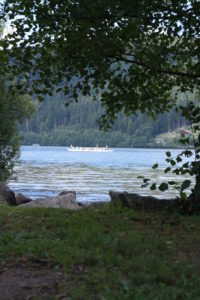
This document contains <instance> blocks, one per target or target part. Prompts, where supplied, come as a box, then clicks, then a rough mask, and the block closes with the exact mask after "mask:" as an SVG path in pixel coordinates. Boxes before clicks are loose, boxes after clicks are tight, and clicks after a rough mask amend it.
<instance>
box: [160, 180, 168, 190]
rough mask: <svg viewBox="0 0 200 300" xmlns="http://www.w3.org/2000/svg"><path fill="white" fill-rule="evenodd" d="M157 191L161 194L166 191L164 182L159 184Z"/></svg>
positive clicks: (166, 187) (166, 185) (166, 186)
mask: <svg viewBox="0 0 200 300" xmlns="http://www.w3.org/2000/svg"><path fill="white" fill-rule="evenodd" d="M159 190H160V191H161V192H164V191H166V190H168V184H167V183H165V182H163V183H161V184H160V186H159Z"/></svg>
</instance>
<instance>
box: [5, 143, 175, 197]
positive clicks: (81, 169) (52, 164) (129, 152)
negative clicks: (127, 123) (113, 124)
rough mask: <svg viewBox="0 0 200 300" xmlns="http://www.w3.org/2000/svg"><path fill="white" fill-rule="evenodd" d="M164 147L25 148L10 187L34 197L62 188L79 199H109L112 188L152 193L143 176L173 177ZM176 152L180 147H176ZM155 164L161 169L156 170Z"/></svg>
mask: <svg viewBox="0 0 200 300" xmlns="http://www.w3.org/2000/svg"><path fill="white" fill-rule="evenodd" d="M165 152H166V150H164V149H114V152H107V153H106V152H102V153H101V152H99V153H95V152H70V151H67V148H66V147H42V146H39V147H33V146H23V147H21V155H20V159H19V162H18V163H17V165H16V167H15V173H14V175H13V178H12V179H11V180H10V182H9V186H10V187H11V188H12V189H13V190H14V191H15V192H16V193H19V192H21V193H23V194H25V195H27V196H29V197H31V198H33V199H35V198H38V197H43V196H53V195H56V194H58V193H59V192H60V191H62V190H65V189H67V190H74V191H76V192H77V200H79V201H82V202H92V201H99V200H109V195H108V191H109V190H117V191H127V192H134V193H140V194H141V195H149V194H152V192H151V191H150V190H149V188H145V189H144V188H141V184H142V180H141V179H138V178H137V177H138V176H140V175H142V176H146V177H148V178H152V179H153V180H155V181H156V182H162V181H163V180H165V179H166V178H167V179H173V178H174V176H173V175H166V174H164V173H163V169H164V168H165V167H166V166H167V164H166V162H165ZM171 152H172V153H173V154H174V155H176V154H178V153H179V152H180V150H172V151H171ZM154 163H158V164H159V169H158V170H152V168H151V167H152V165H153V164H154ZM153 193H154V195H156V196H158V197H171V196H174V195H175V192H174V191H168V192H167V193H162V192H159V191H155V192H153Z"/></svg>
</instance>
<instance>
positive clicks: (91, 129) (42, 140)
mask: <svg viewBox="0 0 200 300" xmlns="http://www.w3.org/2000/svg"><path fill="white" fill-rule="evenodd" d="M102 113H103V108H102V107H101V105H100V102H98V101H92V100H91V99H90V98H88V97H82V98H81V99H80V101H79V102H78V103H72V104H70V105H69V107H67V108H66V107H65V98H64V96H62V95H60V94H58V95H56V96H54V97H46V99H45V101H44V102H43V103H41V104H39V105H38V108H37V109H36V112H35V114H34V116H33V117H32V118H31V119H30V120H26V122H25V124H24V125H23V126H22V127H21V133H22V141H21V143H22V144H23V145H32V144H34V143H38V144H40V145H60V146H69V145H71V144H72V145H75V146H78V145H79V146H95V145H97V144H98V145H99V146H105V145H108V146H110V147H158V146H161V145H159V143H158V141H157V142H156V141H155V137H156V136H157V135H158V134H161V133H164V132H169V131H174V130H175V129H177V128H180V127H182V126H185V120H184V119H183V118H182V117H181V116H180V115H179V114H177V113H176V112H175V111H174V110H171V111H170V112H169V113H166V114H164V115H158V116H157V117H156V121H153V120H152V118H150V117H148V116H145V115H142V114H141V113H138V114H137V115H136V116H135V115H132V116H129V117H127V116H125V115H124V114H123V113H120V114H119V116H118V118H117V120H116V122H115V124H114V125H113V127H112V128H111V129H110V130H109V131H108V132H104V131H100V130H99V124H98V119H99V118H100V116H101V115H102ZM175 144H176V141H175V140H173V141H171V145H169V146H174V145H175Z"/></svg>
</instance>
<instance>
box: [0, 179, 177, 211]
mask: <svg viewBox="0 0 200 300" xmlns="http://www.w3.org/2000/svg"><path fill="white" fill-rule="evenodd" d="M109 195H110V202H109V201H98V202H93V203H89V204H83V203H81V202H78V201H77V200H76V192H75V191H68V190H64V191H62V192H60V193H59V194H58V195H57V196H54V197H45V198H38V199H35V200H32V199H30V198H28V197H26V196H25V195H23V194H21V193H19V194H17V195H15V193H14V192H13V191H12V190H11V189H10V188H9V187H8V186H7V185H6V184H4V183H0V202H3V203H7V204H8V205H10V206H20V207H27V208H28V207H46V208H65V209H70V210H78V209H81V208H86V207H91V208H93V207H99V206H107V205H108V204H109V203H111V204H112V205H113V206H114V207H122V208H123V207H126V208H128V209H134V210H145V211H148V210H150V211H158V210H163V209H171V208H176V207H178V205H179V201H180V200H179V199H178V198H175V199H158V198H156V197H152V196H140V195H138V194H135V193H127V192H116V191H110V192H109Z"/></svg>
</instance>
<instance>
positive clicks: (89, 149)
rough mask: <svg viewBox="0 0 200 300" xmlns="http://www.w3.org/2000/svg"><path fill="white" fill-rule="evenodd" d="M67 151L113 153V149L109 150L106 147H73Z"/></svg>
mask: <svg viewBox="0 0 200 300" xmlns="http://www.w3.org/2000/svg"><path fill="white" fill-rule="evenodd" d="M68 151H74V152H113V151H114V150H113V149H109V148H108V146H106V147H98V146H96V147H74V146H72V145H71V146H70V148H68Z"/></svg>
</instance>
